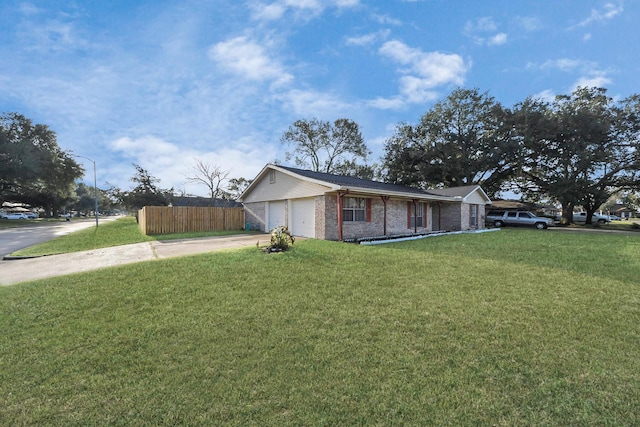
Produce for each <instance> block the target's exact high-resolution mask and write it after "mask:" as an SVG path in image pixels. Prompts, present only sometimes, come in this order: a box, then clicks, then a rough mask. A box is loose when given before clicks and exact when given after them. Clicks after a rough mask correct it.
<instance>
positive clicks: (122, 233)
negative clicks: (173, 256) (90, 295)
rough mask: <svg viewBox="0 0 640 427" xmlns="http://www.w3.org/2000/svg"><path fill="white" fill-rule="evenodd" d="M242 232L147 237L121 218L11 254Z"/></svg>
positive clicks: (132, 220)
mask: <svg viewBox="0 0 640 427" xmlns="http://www.w3.org/2000/svg"><path fill="white" fill-rule="evenodd" d="M239 233H245V231H242V230H234V231H215V232H211V231H206V232H204V231H203V232H193V233H178V234H169V235H167V234H163V235H156V236H146V235H144V234H143V233H142V231H140V227H138V224H137V223H136V220H135V218H134V217H132V216H129V217H123V218H119V219H117V220H115V221H110V222H104V223H102V224H101V225H99V226H98V227H97V228H96V227H91V228H87V229H84V230H80V231H77V232H74V233H71V234H67V235H65V236H61V237H58V238H56V239H53V240H50V241H47V242H43V243H40V244H38V245H34V246H30V247H28V248H24V249H21V250H19V251H16V252H14V253H13V254H12V255H14V256H40V255H54V254H63V253H69V252H79V251H86V250H91V249H98V248H108V247H112V246H120V245H128V244H132V243H142V242H148V241H150V240H174V239H193V238H198V237H210V236H224V235H229V234H239Z"/></svg>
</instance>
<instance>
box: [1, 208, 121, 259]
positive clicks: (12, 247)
mask: <svg viewBox="0 0 640 427" xmlns="http://www.w3.org/2000/svg"><path fill="white" fill-rule="evenodd" d="M116 218H119V217H115V216H114V217H107V218H105V219H103V220H102V221H103V222H104V221H110V220H113V219H116ZM95 225H96V221H95V219H72V220H71V221H68V222H67V221H60V222H50V223H45V224H38V225H30V226H23V227H12V228H2V229H0V259H2V257H3V256H5V255H9V254H11V253H13V252H15V251H17V250H20V249H24V248H27V247H29V246H33V245H36V244H38V243H42V242H46V241H47V240H51V239H54V238H56V237H59V236H64V235H65V234H69V233H72V232H74V231H78V230H82V229H83V228H89V227H95Z"/></svg>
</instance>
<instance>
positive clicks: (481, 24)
mask: <svg viewBox="0 0 640 427" xmlns="http://www.w3.org/2000/svg"><path fill="white" fill-rule="evenodd" d="M497 29H498V26H497V25H496V23H495V22H494V21H493V18H492V17H490V16H484V17H482V18H478V19H476V20H473V21H467V23H466V24H465V26H464V30H465V32H466V33H477V32H482V33H488V32H493V31H496V30H497Z"/></svg>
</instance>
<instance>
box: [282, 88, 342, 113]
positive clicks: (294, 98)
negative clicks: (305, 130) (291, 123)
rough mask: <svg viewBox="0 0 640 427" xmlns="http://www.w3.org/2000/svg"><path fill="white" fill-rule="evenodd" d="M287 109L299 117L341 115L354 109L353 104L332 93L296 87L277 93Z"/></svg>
mask: <svg viewBox="0 0 640 427" xmlns="http://www.w3.org/2000/svg"><path fill="white" fill-rule="evenodd" d="M277 98H278V100H280V101H281V102H282V103H283V104H284V107H285V109H287V110H288V111H290V112H291V113H293V115H294V116H298V117H322V118H323V119H324V118H328V117H336V118H337V117H341V116H344V115H345V114H348V113H349V112H351V111H353V105H351V104H348V103H346V102H344V101H342V100H341V99H340V98H339V97H337V96H334V95H332V94H327V93H322V92H317V91H314V90H300V89H294V90H290V91H288V92H284V93H281V94H279V95H277Z"/></svg>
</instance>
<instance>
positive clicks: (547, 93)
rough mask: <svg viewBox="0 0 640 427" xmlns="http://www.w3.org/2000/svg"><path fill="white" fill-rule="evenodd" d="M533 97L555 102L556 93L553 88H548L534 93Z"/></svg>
mask: <svg viewBox="0 0 640 427" xmlns="http://www.w3.org/2000/svg"><path fill="white" fill-rule="evenodd" d="M533 98H535V99H541V100H543V101H546V102H553V101H555V99H556V94H555V93H553V91H552V90H549V89H546V90H543V91H542V92H539V93H536V94H535V95H533Z"/></svg>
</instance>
